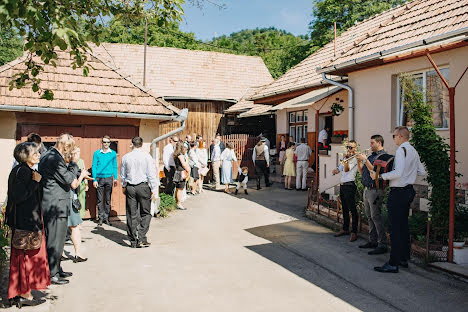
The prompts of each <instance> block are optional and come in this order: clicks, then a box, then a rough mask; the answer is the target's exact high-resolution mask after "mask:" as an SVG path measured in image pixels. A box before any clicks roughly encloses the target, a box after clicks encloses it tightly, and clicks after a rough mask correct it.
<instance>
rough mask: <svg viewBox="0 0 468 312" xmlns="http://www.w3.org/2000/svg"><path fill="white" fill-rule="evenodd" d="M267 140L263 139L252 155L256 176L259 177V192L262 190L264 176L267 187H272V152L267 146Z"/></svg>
mask: <svg viewBox="0 0 468 312" xmlns="http://www.w3.org/2000/svg"><path fill="white" fill-rule="evenodd" d="M265 142H266V138H261V139H260V141H258V143H257V145H255V147H254V149H253V154H252V160H253V162H254V164H255V174H256V176H257V190H259V189H261V187H260V180H261V178H262V175H263V176H264V177H265V185H266V186H267V187H269V186H271V183H270V151H269V150H268V146H266V144H265Z"/></svg>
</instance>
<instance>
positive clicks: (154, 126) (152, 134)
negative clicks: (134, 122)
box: [140, 119, 159, 163]
mask: <svg viewBox="0 0 468 312" xmlns="http://www.w3.org/2000/svg"><path fill="white" fill-rule="evenodd" d="M140 136H141V138H142V139H143V149H144V150H146V151H147V152H148V153H151V142H152V141H153V140H154V139H155V138H157V137H158V136H159V121H158V120H143V119H142V120H141V121H140ZM156 157H158V158H159V149H158V148H156ZM157 160H158V162H157V163H159V159H157Z"/></svg>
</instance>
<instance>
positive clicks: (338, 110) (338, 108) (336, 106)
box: [330, 98, 344, 116]
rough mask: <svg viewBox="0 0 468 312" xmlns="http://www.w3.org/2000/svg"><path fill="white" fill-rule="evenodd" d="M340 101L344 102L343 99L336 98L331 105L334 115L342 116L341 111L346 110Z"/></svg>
mask: <svg viewBox="0 0 468 312" xmlns="http://www.w3.org/2000/svg"><path fill="white" fill-rule="evenodd" d="M340 103H343V100H340V99H339V98H336V102H335V103H333V104H332V105H331V107H330V111H331V113H332V115H333V116H340V115H341V113H342V112H343V111H344V107H343V105H341V104H340Z"/></svg>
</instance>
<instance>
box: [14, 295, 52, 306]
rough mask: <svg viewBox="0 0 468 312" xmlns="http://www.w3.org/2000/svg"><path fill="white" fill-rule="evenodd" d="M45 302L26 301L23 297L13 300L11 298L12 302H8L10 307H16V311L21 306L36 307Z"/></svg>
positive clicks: (41, 300) (42, 300) (39, 300)
mask: <svg viewBox="0 0 468 312" xmlns="http://www.w3.org/2000/svg"><path fill="white" fill-rule="evenodd" d="M44 302H45V300H44V299H38V300H36V299H34V298H33V299H27V298H24V297H21V296H16V297H15V298H13V300H12V301H10V305H12V304H16V307H17V308H18V309H21V308H22V307H23V306H30V307H32V306H37V305H40V304H41V303H44Z"/></svg>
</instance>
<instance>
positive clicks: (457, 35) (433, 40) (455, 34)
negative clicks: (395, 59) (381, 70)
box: [317, 27, 468, 74]
mask: <svg viewBox="0 0 468 312" xmlns="http://www.w3.org/2000/svg"><path fill="white" fill-rule="evenodd" d="M467 35H468V27H464V28H461V29H458V30H454V31H451V32H448V33H445V34H441V35H437V36H432V37H429V38H427V39H424V40H419V41H416V42H413V43H409V44H405V45H402V46H399V47H395V48H391V49H388V50H383V51H380V52H376V53H374V54H371V55H368V56H363V57H360V58H356V59H353V60H349V61H347V62H344V63H341V64H337V65H332V66H328V67H323V68H320V67H319V68H317V72H318V73H321V74H323V73H329V72H332V71H335V70H340V69H344V68H347V67H350V66H353V65H359V64H364V63H367V62H370V61H376V60H379V59H382V58H384V57H388V56H391V55H395V54H398V53H400V52H403V51H407V50H410V49H416V48H419V47H425V46H430V45H434V44H437V43H440V42H441V41H446V40H449V39H452V40H451V41H456V40H466V36H467ZM462 36H464V37H462Z"/></svg>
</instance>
